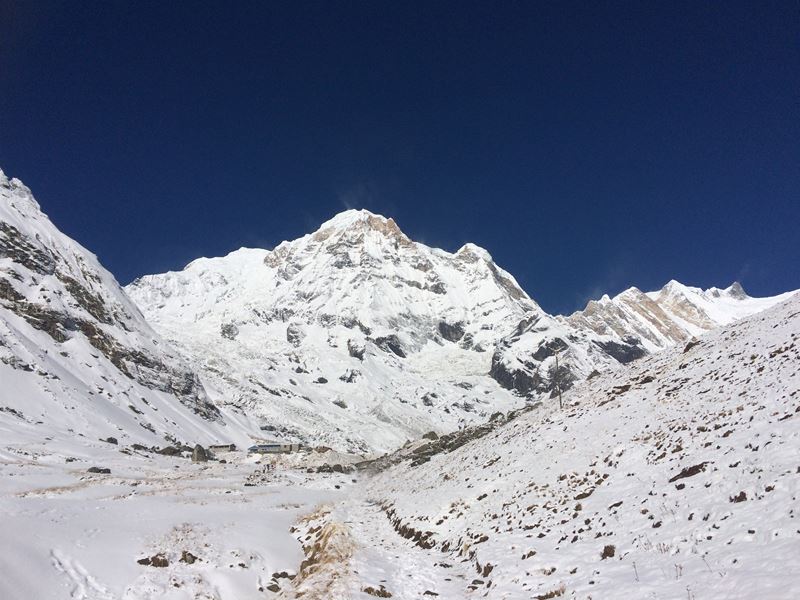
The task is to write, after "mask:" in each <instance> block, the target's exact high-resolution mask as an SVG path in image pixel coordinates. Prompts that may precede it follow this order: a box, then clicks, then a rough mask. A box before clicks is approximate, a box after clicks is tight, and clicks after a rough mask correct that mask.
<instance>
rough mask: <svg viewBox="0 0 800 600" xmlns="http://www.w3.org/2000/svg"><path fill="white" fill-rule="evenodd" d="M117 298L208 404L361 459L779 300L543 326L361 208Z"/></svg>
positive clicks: (621, 301) (524, 306) (688, 291)
mask: <svg viewBox="0 0 800 600" xmlns="http://www.w3.org/2000/svg"><path fill="white" fill-rule="evenodd" d="M126 290H127V291H128V293H129V294H130V296H131V298H133V300H134V301H135V302H136V303H137V304H138V305H139V307H140V308H141V310H142V311H143V313H144V314H145V315H146V317H147V319H148V321H149V322H150V323H151V324H152V325H153V326H154V327H155V328H156V329H157V330H158V331H160V332H161V333H162V335H164V336H165V337H166V338H168V339H169V340H171V341H172V342H173V343H174V344H175V345H176V346H178V347H179V348H181V349H182V351H183V353H184V356H185V357H186V358H187V360H189V361H190V362H191V363H192V364H196V365H198V368H199V370H200V372H201V373H202V374H203V375H204V381H205V382H206V383H207V385H208V387H209V388H210V389H211V390H214V391H212V396H214V397H215V398H216V399H218V400H217V401H218V402H221V403H226V402H230V403H232V404H233V405H235V406H239V407H246V408H245V409H246V410H247V411H248V412H254V413H255V414H258V415H259V418H261V419H262V420H263V422H264V423H265V425H266V426H267V427H274V428H276V430H277V431H278V432H280V434H281V435H285V436H289V437H294V438H297V439H300V440H301V441H304V442H309V441H311V440H320V441H321V443H324V444H328V445H335V446H339V447H345V448H348V449H350V450H356V451H360V452H364V451H374V450H377V451H384V450H388V449H391V448H393V447H397V446H398V445H400V444H402V443H403V442H404V441H405V440H407V439H413V438H415V437H419V436H420V435H421V434H422V433H424V432H425V431H428V430H431V429H433V430H436V431H438V432H440V433H441V432H444V431H449V430H453V429H455V428H457V427H460V426H463V425H465V424H469V423H475V422H479V421H481V420H486V418H488V416H489V415H491V414H492V413H494V412H497V411H506V410H509V409H513V408H518V407H519V406H521V405H522V404H523V403H524V402H525V400H526V399H532V398H536V397H538V396H542V395H547V394H551V393H553V390H554V389H555V388H556V386H557V385H560V386H561V388H562V389H567V388H568V387H569V386H570V385H572V384H573V383H574V382H576V381H579V380H581V379H584V378H586V377H588V376H589V375H590V374H591V373H593V372H594V371H596V370H599V371H607V370H609V369H614V368H617V367H618V366H619V365H620V364H625V363H627V362H630V361H631V360H634V359H637V358H641V357H642V356H644V355H646V354H648V353H651V352H655V351H658V350H661V349H663V348H666V347H669V346H671V345H672V344H675V343H678V342H681V341H685V340H687V339H689V338H691V337H693V336H695V335H699V334H700V333H702V332H704V331H707V330H710V329H712V328H714V327H717V326H719V325H721V324H726V323H729V322H731V320H732V319H734V318H740V317H742V316H746V315H749V314H752V313H754V312H757V311H760V310H763V309H765V308H767V307H769V306H772V305H774V304H775V303H777V302H779V301H780V300H781V299H783V298H785V297H786V295H781V296H777V297H773V298H765V299H756V298H750V297H748V296H747V295H746V294H745V293H744V291H743V290H742V289H741V286H739V285H738V284H734V285H732V286H730V287H729V288H726V289H725V290H719V289H716V288H712V289H710V290H707V291H702V290H700V289H697V288H690V287H687V286H683V285H681V284H679V283H677V282H670V283H668V284H667V285H666V286H665V287H664V288H663V289H662V290H660V291H658V292H651V293H647V294H645V293H642V292H640V291H639V290H637V289H636V288H631V289H629V290H626V291H625V292H623V293H621V294H619V295H617V296H615V297H614V298H613V299H612V298H608V297H607V296H606V297H604V298H602V299H601V300H599V301H596V302H590V303H589V305H588V306H587V307H586V309H585V310H583V311H580V312H576V313H574V314H572V315H570V316H567V317H563V316H552V315H549V314H547V313H546V312H545V311H543V310H542V309H541V307H540V306H539V305H538V304H537V303H536V302H535V301H534V300H533V299H531V297H530V296H529V295H528V294H527V293H526V292H525V291H524V290H523V289H522V288H521V287H520V286H519V284H518V283H517V282H516V280H515V279H514V278H513V276H512V275H511V274H509V273H508V272H506V271H505V270H503V269H502V268H500V267H499V266H497V265H496V264H495V263H494V261H493V260H492V257H491V255H490V254H489V252H487V251H486V250H484V249H482V248H480V247H478V246H475V245H474V244H465V245H464V246H462V247H461V248H460V249H459V250H458V251H456V252H454V253H450V252H446V251H444V250H440V249H437V248H430V247H428V246H426V245H424V244H420V243H417V242H414V241H412V240H411V239H410V238H408V236H406V235H405V234H404V233H403V232H402V230H400V228H399V227H398V225H397V224H396V223H395V221H394V220H393V219H391V218H386V217H383V216H380V215H376V214H373V213H371V212H369V211H366V210H348V211H345V212H343V213H340V214H338V215H336V216H334V217H333V218H332V219H330V220H328V221H326V222H325V223H323V224H322V225H321V226H320V227H319V229H318V230H317V231H315V232H313V233H310V234H307V235H304V236H303V237H301V238H299V239H297V240H294V241H285V242H282V243H281V244H279V245H278V246H277V247H275V249H274V250H271V251H269V250H260V249H245V248H242V249H240V250H237V251H235V252H232V253H230V254H229V255H227V256H225V257H222V258H201V259H197V260H195V261H193V262H192V263H190V264H189V265H187V267H186V268H185V269H184V270H183V271H180V272H170V273H164V274H161V275H149V276H145V277H142V278H140V279H138V280H136V281H134V282H133V283H132V284H130V285H129V286H127V288H126ZM556 353H558V354H559V358H560V364H559V370H558V371H556V370H555V364H554V362H555V354H556ZM487 375H488V377H487ZM486 396H491V401H490V402H486ZM342 405H344V406H342ZM343 411H346V413H345V414H342V413H343ZM321 423H325V424H326V425H325V426H322V425H321Z"/></svg>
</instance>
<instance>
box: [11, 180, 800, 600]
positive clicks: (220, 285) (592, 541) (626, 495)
mask: <svg viewBox="0 0 800 600" xmlns="http://www.w3.org/2000/svg"><path fill="white" fill-rule="evenodd" d="M798 338H800V294H796V293H793V292H789V293H787V294H782V295H780V296H776V297H773V298H751V297H749V296H748V295H747V294H746V293H745V291H744V290H743V289H742V287H741V286H740V285H739V284H738V283H734V284H733V285H731V286H729V287H727V288H724V289H718V288H711V289H709V290H701V289H698V288H693V287H689V286H685V285H682V284H680V283H678V282H675V281H672V282H669V283H668V284H667V285H666V286H664V288H663V289H661V290H658V291H654V292H641V291H640V290H638V289H636V288H631V289H629V290H626V291H625V292H623V293H621V294H619V295H618V296H616V297H614V298H609V297H608V296H604V297H603V298H601V299H600V300H597V301H592V302H590V303H589V304H588V305H587V307H586V308H585V309H584V310H583V311H579V312H576V313H574V314H572V315H569V316H557V315H549V314H547V313H545V312H544V311H543V310H542V309H541V308H540V307H539V306H538V305H537V304H536V302H535V301H534V300H533V299H531V298H530V297H529V296H528V294H527V293H526V292H525V291H524V290H522V289H521V288H520V286H519V285H518V284H517V282H516V280H515V279H514V278H513V276H512V275H511V274H509V273H507V272H506V271H504V270H503V269H502V268H500V267H499V266H497V265H496V264H495V263H494V261H493V259H492V257H491V255H490V254H489V252H487V251H486V250H484V249H482V248H479V247H477V246H475V245H472V244H466V245H465V246H463V247H462V248H461V249H459V250H458V251H457V252H455V253H449V252H445V251H443V250H439V249H436V248H430V247H428V246H425V245H423V244H420V243H417V242H414V241H413V240H411V239H409V238H408V237H407V236H406V235H405V234H404V233H403V232H402V231H401V230H400V228H399V227H398V225H397V224H396V223H395V222H394V221H393V220H392V219H388V218H385V217H382V216H380V215H375V214H372V213H370V212H368V211H355V210H350V211H346V212H344V213H341V214H339V215H336V216H335V217H334V218H332V219H331V220H329V221H327V222H325V223H323V224H322V226H321V227H320V228H319V229H318V230H317V231H315V232H313V233H310V234H308V235H306V236H303V237H302V238H300V239H297V240H294V241H288V242H283V243H281V244H279V245H278V246H277V247H276V248H275V249H274V250H271V251H269V250H262V249H247V248H242V249H240V250H237V251H235V252H232V253H231V254H229V255H228V256H225V257H222V258H200V259H197V260H195V261H193V262H192V263H190V264H189V265H188V266H187V267H186V268H185V269H184V270H183V271H180V272H173V273H165V274H161V275H151V276H146V277H142V278H141V279H139V280H137V281H135V282H133V283H132V284H130V285H129V286H127V287H126V288H124V289H123V288H121V287H120V286H119V285H118V284H117V282H116V281H115V279H114V277H113V276H112V275H111V274H110V273H109V272H108V271H106V270H105V269H104V268H103V267H102V266H101V265H100V264H99V262H98V261H97V258H96V257H95V256H94V255H92V254H91V253H90V252H88V251H87V250H86V249H84V248H83V247H81V246H80V245H79V244H78V243H77V242H75V241H74V240H72V239H70V238H69V237H67V236H65V235H64V234H63V233H61V232H60V231H59V230H58V229H57V228H56V227H55V226H54V225H53V224H52V223H51V222H50V220H49V219H48V218H47V216H46V215H45V214H44V213H43V212H42V211H41V209H40V207H39V205H38V204H37V203H36V201H35V200H34V198H33V196H32V195H31V192H30V190H29V189H28V188H27V187H25V186H24V185H23V184H22V183H21V182H20V181H18V180H16V179H9V178H7V177H6V176H5V175H4V174H3V173H2V171H0V433H1V434H2V435H1V436H0V514H1V515H2V516H3V520H2V524H3V535H2V536H0V598H3V599H6V598H9V599H21V600H23V599H24V600H27V599H31V598H48V599H49V598H54V599H59V598H75V599H104V600H105V599H116V600H123V599H125V600H133V599H140V598H141V599H156V598H173V599H195V598H206V599H218V600H226V599H237V600H242V599H249V598H267V599H269V598H304V599H309V598H315V599H328V598H331V599H350V598H354V599H359V598H361V599H367V598H375V597H384V598H403V599H418V598H428V597H430V598H445V599H454V600H455V599H464V598H496V599H517V598H519V599H546V598H548V599H549V598H576V599H577V598H580V599H589V598H592V599H598V598H602V599H605V598H612V599H616V598H643V599H645V598H647V599H650V598H652V599H673V598H675V599H677V598H687V599H689V600H692V599H696V600H707V599H713V600H722V599H728V598H770V599H772V598H779V599H782V598H786V599H794V598H797V597H800V575H798V574H800V521H798V519H800V515H798V506H800V502H798V494H800V462H799V458H800V339H798ZM556 361H558V369H556ZM559 392H561V395H562V401H563V408H560V407H559V402H558V399H557V396H558V394H559ZM273 442H274V443H284V444H288V443H294V444H300V449H299V450H297V446H293V447H288V446H287V449H294V450H295V451H294V452H291V453H286V454H266V455H260V454H249V453H248V452H247V448H248V447H249V446H251V445H253V444H268V443H273ZM198 445H199V446H200V448H198V447H197V446H198ZM211 446H214V447H213V448H209V447H211Z"/></svg>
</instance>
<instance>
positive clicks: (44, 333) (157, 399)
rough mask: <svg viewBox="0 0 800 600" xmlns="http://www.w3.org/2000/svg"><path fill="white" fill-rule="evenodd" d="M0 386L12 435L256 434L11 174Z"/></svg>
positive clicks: (2, 423) (153, 437) (2, 239)
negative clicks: (212, 395)
mask: <svg viewBox="0 0 800 600" xmlns="http://www.w3.org/2000/svg"><path fill="white" fill-rule="evenodd" d="M0 382H2V385H0V427H2V430H3V431H4V432H6V434H8V437H9V438H11V437H14V439H20V440H21V439H23V438H25V439H31V440H35V439H40V438H41V437H44V436H45V435H47V436H53V435H67V436H73V435H75V436H77V435H80V436H86V437H87V438H90V439H97V438H98V437H102V438H104V439H105V438H106V437H115V438H118V439H119V440H120V442H126V441H127V442H131V441H135V442H141V443H150V444H153V443H155V444H163V443H164V441H165V438H167V437H169V438H176V439H179V440H181V441H184V442H191V441H202V442H205V443H208V442H211V441H214V440H218V439H225V440H226V439H228V438H229V436H230V435H233V436H234V437H236V439H237V440H240V441H242V442H244V441H246V440H247V439H248V438H247V436H246V434H245V431H246V430H245V429H243V428H242V427H240V426H238V425H236V426H233V425H235V422H236V421H237V419H241V420H242V421H243V422H244V421H246V418H244V417H235V418H234V417H230V418H225V417H224V416H223V415H222V414H221V413H220V411H219V409H218V407H217V406H215V405H214V403H213V402H212V401H210V400H209V398H208V396H207V394H206V392H205V389H204V388H203V386H202V384H201V383H200V381H199V379H198V377H197V375H196V374H195V373H194V372H193V371H192V369H191V368H190V367H189V366H188V364H187V363H186V362H185V361H183V359H181V358H180V356H179V355H178V354H177V352H175V351H174V350H173V349H171V348H170V346H169V344H167V343H166V342H165V341H164V340H163V339H162V338H161V337H160V336H159V335H158V334H157V333H155V332H154V331H153V330H152V329H151V328H150V326H149V325H148V324H147V323H146V322H145V320H144V318H143V317H142V315H141V313H140V312H139V310H138V309H137V308H136V306H135V305H134V304H133V303H132V302H131V301H130V299H129V298H128V297H127V295H126V294H125V292H124V291H123V290H122V288H120V286H119V285H118V284H117V282H116V281H115V279H114V277H113V276H112V275H111V274H110V273H109V272H108V271H106V270H105V269H104V268H103V267H102V266H101V265H100V264H99V263H98V261H97V258H96V257H95V256H94V255H92V254H90V253H89V252H88V251H87V250H85V249H84V248H83V247H81V246H80V245H79V244H78V243H76V242H75V241H74V240H72V239H70V238H69V237H67V236H65V235H64V234H62V233H61V232H60V231H58V229H56V227H55V226H54V225H53V224H52V223H51V222H50V220H49V219H48V218H47V216H46V215H45V214H44V213H42V211H41V210H40V208H39V205H38V204H37V203H36V201H35V200H34V198H33V196H32V195H31V192H30V190H29V189H28V188H27V187H25V186H24V185H23V184H22V183H21V182H20V181H19V180H17V179H9V178H8V177H6V176H5V174H3V173H2V171H0ZM252 431H254V432H256V433H257V432H258V429H257V427H256V426H252Z"/></svg>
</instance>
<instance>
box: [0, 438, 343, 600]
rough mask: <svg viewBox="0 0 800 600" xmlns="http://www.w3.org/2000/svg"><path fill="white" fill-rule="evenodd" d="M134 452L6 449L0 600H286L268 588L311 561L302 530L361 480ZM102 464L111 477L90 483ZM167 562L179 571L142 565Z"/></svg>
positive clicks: (62, 446) (0, 502) (52, 446)
mask: <svg viewBox="0 0 800 600" xmlns="http://www.w3.org/2000/svg"><path fill="white" fill-rule="evenodd" d="M3 438H4V439H6V440H8V438H9V432H8V431H6V430H4V431H3ZM122 452H123V449H121V448H120V449H118V448H116V447H114V446H113V445H109V444H102V445H101V443H95V444H92V443H86V444H80V443H69V442H64V441H58V442H56V441H44V442H42V443H40V444H35V443H25V444H19V445H17V444H10V445H9V444H8V443H7V442H6V443H5V444H3V447H2V449H0V481H2V487H0V514H2V522H3V535H2V536H0V557H2V558H0V573H2V577H0V598H3V599H4V600H5V599H7V600H30V599H35V598H42V599H44V598H47V599H61V598H63V599H67V598H72V599H75V600H84V599H85V600H112V599H125V600H134V599H135V600H139V599H152V600H155V599H160V598H169V599H174V600H178V599H186V600H190V599H191V600H195V599H209V600H211V599H220V600H221V599H241V600H246V599H248V598H253V599H254V598H266V597H270V596H272V597H274V594H273V592H272V591H270V589H268V588H271V589H273V590H279V589H281V588H286V587H287V586H288V585H289V584H290V582H291V579H290V578H289V577H294V576H295V574H296V573H297V569H298V566H299V564H300V562H301V560H302V559H303V555H302V552H301V548H300V546H299V545H298V544H297V542H296V541H295V540H294V538H293V537H292V535H291V533H290V529H291V527H292V526H293V525H294V523H295V521H296V520H297V519H298V518H299V517H300V516H302V515H304V514H306V513H311V512H313V511H314V510H316V509H317V506H318V505H319V504H321V503H326V502H334V501H337V500H340V499H341V498H342V497H343V494H344V490H345V489H346V488H347V487H348V486H352V476H351V475H344V474H338V473H334V474H323V473H319V474H317V473H315V474H313V475H310V474H306V473H304V472H302V471H300V470H297V469H291V468H289V467H288V466H286V465H282V464H280V463H279V466H278V467H277V468H276V469H275V470H273V471H264V469H263V466H262V465H259V464H255V463H254V462H253V461H252V460H251V459H243V458H242V454H241V453H228V454H226V455H221V456H227V458H228V459H229V460H230V462H228V463H226V464H221V463H219V462H208V463H192V462H191V461H190V460H189V459H187V458H181V457H175V458H172V457H166V456H159V455H157V454H153V453H150V452H143V451H130V449H125V452H129V453H127V454H125V453H122ZM93 466H99V467H105V468H109V469H110V470H111V473H110V474H91V473H87V470H88V469H89V468H90V467H93ZM254 474H255V476H253V475H254ZM245 483H252V485H248V486H246V485H245ZM337 486H338V487H339V489H336V488H337ZM184 553H189V554H191V555H192V557H194V558H191V557H189V556H188V555H186V554H184ZM156 556H157V557H161V558H163V559H165V560H166V562H167V563H168V564H167V565H166V566H153V565H146V564H139V562H138V561H140V560H147V559H152V557H156ZM187 560H188V561H190V562H187Z"/></svg>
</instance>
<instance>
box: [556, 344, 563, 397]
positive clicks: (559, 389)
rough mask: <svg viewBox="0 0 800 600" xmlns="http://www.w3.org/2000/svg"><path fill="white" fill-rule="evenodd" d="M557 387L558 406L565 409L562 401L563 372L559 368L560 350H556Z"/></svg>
mask: <svg viewBox="0 0 800 600" xmlns="http://www.w3.org/2000/svg"><path fill="white" fill-rule="evenodd" d="M556 389H557V390H558V408H560V409H561V410H564V405H563V404H562V402H561V374H560V372H559V370H558V352H556Z"/></svg>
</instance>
